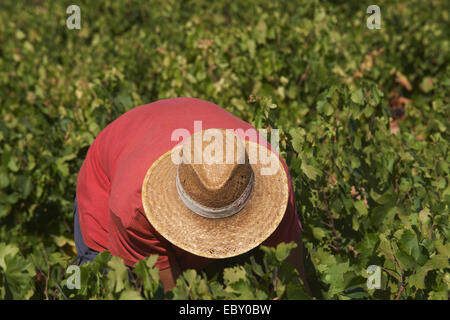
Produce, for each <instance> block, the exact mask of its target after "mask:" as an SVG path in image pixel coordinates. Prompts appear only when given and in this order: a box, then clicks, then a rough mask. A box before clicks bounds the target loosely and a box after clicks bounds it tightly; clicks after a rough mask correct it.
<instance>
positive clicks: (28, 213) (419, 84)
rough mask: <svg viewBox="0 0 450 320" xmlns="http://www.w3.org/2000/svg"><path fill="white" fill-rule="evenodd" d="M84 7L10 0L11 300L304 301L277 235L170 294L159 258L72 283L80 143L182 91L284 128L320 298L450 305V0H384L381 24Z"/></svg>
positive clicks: (7, 172) (4, 223) (1, 8)
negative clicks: (272, 243) (71, 11)
mask: <svg viewBox="0 0 450 320" xmlns="http://www.w3.org/2000/svg"><path fill="white" fill-rule="evenodd" d="M75 2H76V4H77V5H79V6H80V8H81V30H68V29H67V28H66V19H67V17H68V15H67V14H66V8H67V7H68V6H69V5H70V4H73V3H74V1H65V0H63V1H39V0H34V1H31V0H30V1H25V0H17V1H14V0H2V1H1V2H0V118H1V119H2V120H1V121H0V157H1V162H0V298H3V299H71V298H76V299H104V298H107V299H112V298H114V299H116V298H123V299H140V298H146V299H153V298H156V299H160V298H164V297H165V298H167V299H172V298H175V299H177V298H190V299H304V298H307V297H306V295H305V292H304V290H303V289H302V286H301V284H300V282H299V279H298V276H297V274H296V272H295V271H294V270H293V269H292V267H290V266H289V265H288V264H286V263H284V262H283V261H284V259H285V257H286V256H287V254H288V252H289V250H290V248H291V246H290V245H284V244H283V245H281V246H279V247H278V248H261V249H257V250H256V251H254V252H253V251H252V252H251V253H249V254H248V255H245V257H240V259H235V260H233V259H231V260H228V261H218V262H217V264H215V265H213V266H212V267H211V268H209V269H208V270H206V271H204V272H196V271H194V270H188V271H186V272H185V273H184V274H183V276H182V277H180V278H179V279H178V280H177V286H176V288H175V289H174V290H172V291H171V292H168V293H166V294H164V292H163V290H162V286H161V283H160V282H159V279H158V274H157V269H156V268H155V267H154V261H155V257H149V258H147V259H145V260H143V261H141V262H139V263H138V264H137V265H136V268H135V269H134V270H133V271H130V270H128V269H127V268H126V267H125V266H124V264H123V262H122V260H121V259H120V258H117V257H110V256H109V254H108V253H107V252H105V253H103V254H101V255H99V257H98V258H97V259H96V260H95V262H94V263H92V264H88V265H85V266H83V267H82V268H81V273H82V284H81V285H82V286H81V289H80V290H69V289H68V288H67V286H66V285H65V284H66V279H67V277H68V275H67V274H66V268H67V267H68V266H69V265H70V264H71V263H72V262H73V259H74V258H75V249H74V242H73V231H72V230H73V218H72V204H73V199H74V194H75V186H76V177H77V173H78V170H79V168H80V166H81V164H82V161H83V160H84V157H85V155H86V152H87V149H88V148H89V146H90V144H91V143H92V142H93V140H94V138H95V137H96V135H97V134H98V133H99V132H100V130H101V129H102V128H104V127H105V126H106V125H107V124H108V123H109V122H111V121H113V120H114V119H115V118H117V117H118V116H119V115H121V114H122V113H124V112H126V111H128V110H130V109H131V108H133V107H135V106H138V105H142V104H146V103H149V102H152V101H156V100H158V99H164V98H171V97H177V96H193V97H198V98H201V99H205V100H209V101H212V102H214V103H216V104H218V105H220V106H222V107H224V108H226V109H227V110H229V111H230V112H232V113H233V114H234V115H236V116H238V117H240V118H242V119H244V120H247V121H249V122H251V123H252V124H254V125H255V126H256V127H257V128H268V129H270V128H278V129H280V130H281V145H280V149H281V153H282V155H283V157H284V158H285V159H286V161H287V163H288V166H289V168H290V172H291V175H292V179H293V183H294V187H295V193H296V200H297V206H298V211H299V212H298V213H299V216H300V218H301V221H302V223H303V227H304V246H305V247H306V256H307V257H306V268H307V275H308V276H307V277H308V281H309V284H310V286H311V289H312V292H313V297H314V298H316V299H444V300H447V299H448V298H449V284H450V275H449V270H450V268H449V257H450V246H449V236H450V228H449V201H450V183H449V163H450V161H449V160H450V155H449V132H448V129H449V87H450V67H449V63H448V59H449V56H450V55H449V39H450V37H449V28H448V26H449V12H450V10H449V9H450V5H449V4H450V3H449V2H446V1H438V0H429V1H420V0H411V1H383V0H379V1H377V3H376V4H377V5H379V6H380V8H381V29H380V30H376V29H375V30H369V29H368V28H367V27H366V20H367V18H368V16H369V14H367V13H366V9H367V7H368V6H369V5H370V4H372V3H368V2H366V1H338V0H336V1H319V0H309V1H302V2H297V1H290V0H289V1H287V0H285V1H256V0H251V1H231V0H227V1H214V2H212V1H206V0H196V1H174V0H165V1H137V0H126V1H112V0H109V1H108V0H98V1H85V0H84V1H81V0H78V1H75ZM369 265H378V266H380V267H381V268H382V272H381V274H382V286H381V289H378V290H375V289H368V288H367V286H366V281H367V278H368V277H369V275H368V274H367V272H366V269H367V267H368V266H369ZM106 270H109V272H108V273H107V272H106Z"/></svg>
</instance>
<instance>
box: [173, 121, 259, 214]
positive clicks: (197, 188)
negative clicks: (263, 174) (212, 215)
mask: <svg viewBox="0 0 450 320" xmlns="http://www.w3.org/2000/svg"><path fill="white" fill-rule="evenodd" d="M182 158H183V161H182V162H181V164H180V165H179V167H178V177H179V181H180V184H181V187H182V188H183V189H184V191H185V192H186V194H187V195H188V196H189V197H190V198H191V199H193V200H194V201H196V202H198V203H199V204H200V205H202V206H205V207H209V208H223V207H226V206H229V205H231V204H233V203H234V202H235V201H237V200H238V199H239V198H240V197H241V195H242V194H243V193H244V192H245V190H246V188H247V187H248V186H249V184H250V183H252V180H251V178H252V174H253V171H252V168H251V165H250V164H249V161H248V155H247V152H246V150H245V145H244V143H243V142H242V141H241V140H240V139H239V138H238V137H237V136H235V135H234V134H232V133H231V134H230V132H229V131H225V130H223V129H210V130H205V131H200V132H197V133H195V134H194V135H192V136H191V137H189V138H188V139H187V140H186V141H185V142H184V144H183V148H182Z"/></svg>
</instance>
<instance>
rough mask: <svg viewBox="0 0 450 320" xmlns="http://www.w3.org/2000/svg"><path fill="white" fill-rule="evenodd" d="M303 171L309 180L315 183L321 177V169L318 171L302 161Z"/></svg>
mask: <svg viewBox="0 0 450 320" xmlns="http://www.w3.org/2000/svg"><path fill="white" fill-rule="evenodd" d="M301 169H302V171H303V173H304V174H305V175H306V176H307V177H308V178H309V179H311V180H314V181H315V180H316V178H317V176H320V175H321V171H320V170H319V169H316V168H314V167H313V166H311V165H309V164H306V162H305V161H302V165H301Z"/></svg>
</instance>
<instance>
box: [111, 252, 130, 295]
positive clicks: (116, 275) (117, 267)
mask: <svg viewBox="0 0 450 320" xmlns="http://www.w3.org/2000/svg"><path fill="white" fill-rule="evenodd" d="M108 267H110V268H111V270H110V271H109V272H108V288H109V290H111V291H112V292H115V293H118V292H121V291H122V290H124V289H125V288H128V287H129V277H128V270H127V267H126V266H125V264H124V263H123V260H122V258H119V257H115V256H114V257H112V258H111V260H110V261H109V262H108Z"/></svg>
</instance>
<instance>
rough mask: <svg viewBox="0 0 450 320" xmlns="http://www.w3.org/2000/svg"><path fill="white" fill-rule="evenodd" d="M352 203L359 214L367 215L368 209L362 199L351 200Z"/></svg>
mask: <svg viewBox="0 0 450 320" xmlns="http://www.w3.org/2000/svg"><path fill="white" fill-rule="evenodd" d="M353 205H354V206H355V208H356V210H358V212H359V214H360V215H362V216H367V213H368V211H367V207H366V204H365V203H364V200H359V201H355V202H353Z"/></svg>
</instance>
